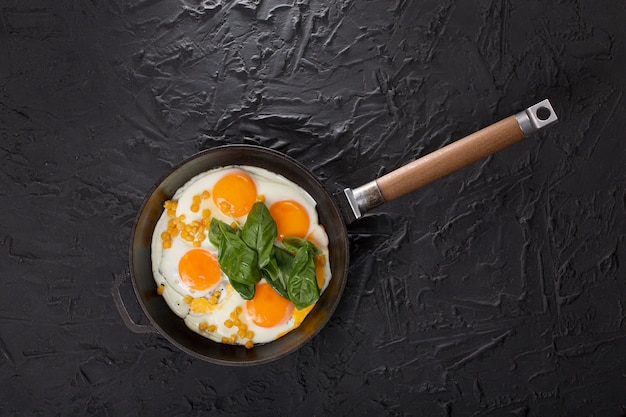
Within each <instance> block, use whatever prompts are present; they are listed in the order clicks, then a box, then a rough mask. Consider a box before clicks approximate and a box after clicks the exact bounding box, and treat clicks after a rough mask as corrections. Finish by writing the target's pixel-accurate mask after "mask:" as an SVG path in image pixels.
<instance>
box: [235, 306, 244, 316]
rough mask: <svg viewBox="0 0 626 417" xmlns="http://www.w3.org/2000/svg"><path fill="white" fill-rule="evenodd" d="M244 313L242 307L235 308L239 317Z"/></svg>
mask: <svg viewBox="0 0 626 417" xmlns="http://www.w3.org/2000/svg"><path fill="white" fill-rule="evenodd" d="M242 311H243V309H242V308H241V306H237V307H235V313H236V314H237V315H239V314H241V312H242Z"/></svg>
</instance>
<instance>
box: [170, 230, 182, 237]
mask: <svg viewBox="0 0 626 417" xmlns="http://www.w3.org/2000/svg"><path fill="white" fill-rule="evenodd" d="M169 233H170V236H172V237H176V236H178V234H179V233H180V231H179V230H178V229H177V228H173V229H172V230H170V231H169Z"/></svg>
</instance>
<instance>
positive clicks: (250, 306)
mask: <svg viewBox="0 0 626 417" xmlns="http://www.w3.org/2000/svg"><path fill="white" fill-rule="evenodd" d="M246 309H247V311H248V316H249V317H250V319H251V320H252V321H253V322H254V323H255V324H256V325H258V326H260V327H274V326H276V325H278V324H281V323H284V322H285V321H287V320H288V319H289V317H290V316H291V314H292V313H293V309H294V306H293V303H292V302H291V301H289V300H286V299H284V298H283V297H281V296H280V295H279V294H278V293H277V292H276V291H274V289H273V288H272V287H270V285H269V284H267V283H261V284H257V286H256V291H255V293H254V298H253V299H252V300H249V301H246Z"/></svg>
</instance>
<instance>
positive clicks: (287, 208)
mask: <svg viewBox="0 0 626 417" xmlns="http://www.w3.org/2000/svg"><path fill="white" fill-rule="evenodd" d="M270 215H271V216H272V218H273V219H274V221H275V222H276V228H277V229H278V240H283V238H284V237H285V236H296V237H300V238H304V237H305V236H306V233H307V232H308V231H309V214H308V213H307V211H306V209H305V208H304V207H302V205H301V204H300V203H298V202H296V201H293V200H283V201H277V202H276V203H274V204H272V206H271V207H270Z"/></svg>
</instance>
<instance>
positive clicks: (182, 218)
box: [177, 214, 187, 222]
mask: <svg viewBox="0 0 626 417" xmlns="http://www.w3.org/2000/svg"><path fill="white" fill-rule="evenodd" d="M177 219H178V220H180V221H181V222H184V221H185V219H187V216H185V215H184V214H181V215H180V216H178V217H177Z"/></svg>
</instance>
